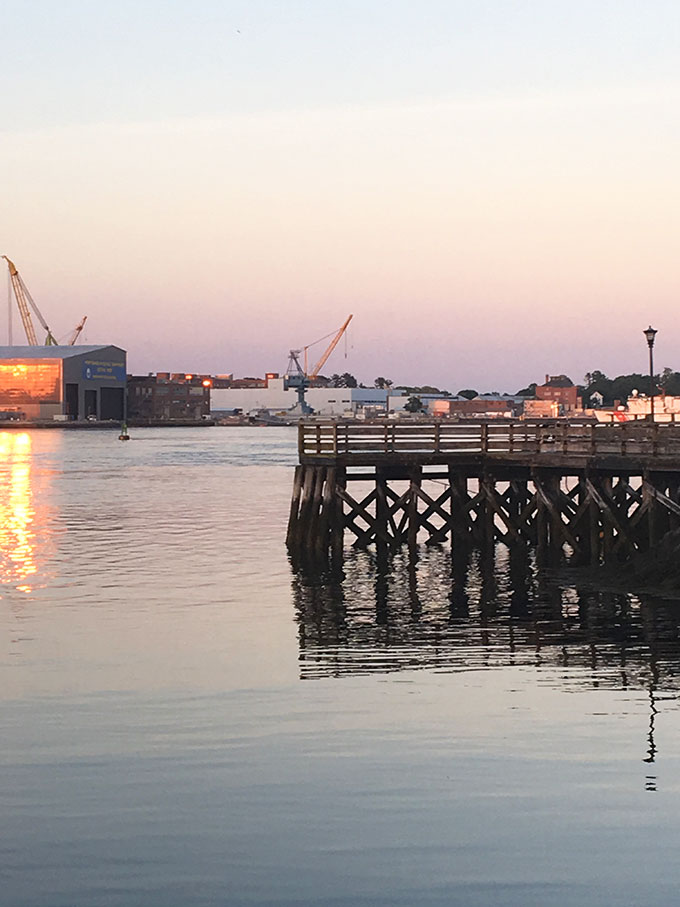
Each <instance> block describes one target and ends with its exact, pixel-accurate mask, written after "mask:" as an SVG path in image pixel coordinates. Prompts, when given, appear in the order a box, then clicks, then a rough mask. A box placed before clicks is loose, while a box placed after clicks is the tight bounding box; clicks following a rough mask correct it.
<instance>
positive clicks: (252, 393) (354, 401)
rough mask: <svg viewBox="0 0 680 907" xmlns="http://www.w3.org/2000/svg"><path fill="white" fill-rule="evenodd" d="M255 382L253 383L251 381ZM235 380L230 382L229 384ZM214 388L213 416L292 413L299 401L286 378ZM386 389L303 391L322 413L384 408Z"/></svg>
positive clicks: (311, 404) (363, 388)
mask: <svg viewBox="0 0 680 907" xmlns="http://www.w3.org/2000/svg"><path fill="white" fill-rule="evenodd" d="M254 383H256V386H253V384H254ZM234 384H236V382H232V385H234ZM239 384H240V385H241V386H236V387H235V386H232V387H228V388H224V387H222V388H214V389H213V392H212V397H211V412H212V414H213V415H214V416H218V417H219V416H220V415H226V414H229V413H233V412H242V413H245V414H248V413H257V412H260V411H262V410H267V411H268V412H270V413H276V414H279V413H288V412H293V410H294V407H295V406H296V404H297V402H298V393H297V388H296V387H293V386H289V384H288V381H287V379H286V377H285V376H284V377H279V376H275V377H273V376H272V377H270V376H267V377H265V378H264V379H252V381H251V383H249V385H248V386H243V384H244V381H241V382H239ZM387 397H388V391H387V390H386V389H382V388H377V387H326V386H324V387H322V386H317V387H314V386H311V387H308V388H307V389H306V390H305V399H306V401H307V403H308V404H309V406H311V407H312V409H313V410H314V412H315V413H316V414H318V415H322V416H343V415H346V414H356V413H357V412H360V411H362V410H365V409H380V410H382V411H385V410H386V408H387Z"/></svg>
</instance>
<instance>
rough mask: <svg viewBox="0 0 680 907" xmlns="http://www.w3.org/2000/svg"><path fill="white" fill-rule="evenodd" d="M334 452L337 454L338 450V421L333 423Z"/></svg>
mask: <svg viewBox="0 0 680 907" xmlns="http://www.w3.org/2000/svg"><path fill="white" fill-rule="evenodd" d="M333 453H334V454H335V455H336V456H337V455H338V453H339V451H338V423H337V422H334V423H333Z"/></svg>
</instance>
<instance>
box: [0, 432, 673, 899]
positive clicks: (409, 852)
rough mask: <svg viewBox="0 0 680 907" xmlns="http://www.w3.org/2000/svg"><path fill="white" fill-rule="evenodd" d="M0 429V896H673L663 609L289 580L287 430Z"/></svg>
mask: <svg viewBox="0 0 680 907" xmlns="http://www.w3.org/2000/svg"><path fill="white" fill-rule="evenodd" d="M131 434H132V440H131V441H130V442H128V443H120V442H119V441H117V439H116V436H117V432H111V431H60V430H52V431H33V432H31V431H21V430H8V431H0V625H1V630H2V635H1V639H2V648H1V650H0V671H1V673H0V677H1V681H2V682H1V683H0V716H1V721H2V728H3V738H4V740H3V742H4V745H3V747H2V751H1V753H0V760H1V761H2V771H1V772H0V806H1V815H2V825H1V831H0V850H1V859H0V892H1V894H0V903H2V905H6V907H104V905H106V907H123V905H125V907H127V905H145V907H187V905H206V907H207V905H230V907H231V905H234V907H241V905H244V907H245V905H291V907H292V905H326V904H327V905H332V907H345V905H376V907H378V905H379V907H383V905H384V907H388V905H465V907H476V905H503V907H515V905H516V907H527V905H536V907H538V905H540V907H543V905H548V904H555V905H580V907H582V905H610V904H611V905H638V904H639V905H645V907H649V905H670V904H674V903H675V902H676V900H677V891H678V888H679V887H680V868H679V866H678V861H677V859H676V855H677V853H678V850H679V848H680V709H679V707H678V706H679V698H678V696H679V691H680V641H679V632H678V627H679V625H680V606H676V605H675V604H674V603H672V602H664V601H656V600H653V599H647V598H639V597H636V596H633V595H622V594H615V593H609V592H601V591H597V590H591V591H585V592H584V591H577V590H575V589H571V588H563V587H561V586H560V585H559V583H558V581H557V579H556V578H555V577H551V576H548V575H543V574H541V573H540V572H538V571H537V569H536V567H535V564H533V563H532V562H527V563H526V564H524V565H522V564H519V565H518V564H517V563H515V562H514V561H513V559H512V558H511V557H510V556H509V554H508V552H506V551H505V550H504V549H499V550H497V552H496V559H495V562H494V563H491V564H490V563H488V562H487V561H485V559H484V558H482V557H481V556H480V555H479V554H478V553H476V552H471V553H470V554H469V556H467V557H465V558H464V559H463V560H462V561H461V559H460V558H456V559H454V558H452V556H451V552H450V550H449V549H448V547H441V548H440V547H431V548H426V547H424V546H423V547H422V548H421V549H420V551H419V553H418V557H417V558H416V559H409V557H408V555H407V554H406V553H399V554H396V555H395V556H394V557H392V559H391V560H390V561H389V563H388V565H387V567H385V565H379V564H377V563H376V562H375V559H374V556H373V555H372V554H371V552H370V551H368V552H361V551H351V550H349V549H348V551H347V557H346V562H345V565H344V573H343V576H341V577H335V578H328V577H307V576H304V575H295V574H294V573H293V571H292V569H291V566H290V564H289V561H288V559H287V556H286V551H285V546H284V538H285V531H286V520H287V516H288V508H289V502H290V493H291V486H292V468H293V466H294V464H295V462H296V433H295V429H294V428H255V427H253V428H220V427H215V428H199V429H165V430H163V429H133V430H132V431H131Z"/></svg>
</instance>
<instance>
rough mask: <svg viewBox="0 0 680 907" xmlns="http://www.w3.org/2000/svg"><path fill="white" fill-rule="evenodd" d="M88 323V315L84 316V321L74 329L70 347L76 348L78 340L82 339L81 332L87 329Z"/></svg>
mask: <svg viewBox="0 0 680 907" xmlns="http://www.w3.org/2000/svg"><path fill="white" fill-rule="evenodd" d="M86 321H87V315H83V320H82V321H81V322H80V324H79V325H77V327H75V328H74V329H73V333H72V334H71V339H70V340H69V342H68V345H69V346H74V344H75V342H76V340H77V339H78V338H79V337H80V333H81V331H82V330H83V328H84V327H85V322H86Z"/></svg>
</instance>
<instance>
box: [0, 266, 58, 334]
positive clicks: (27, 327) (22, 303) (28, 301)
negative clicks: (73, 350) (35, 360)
mask: <svg viewBox="0 0 680 907" xmlns="http://www.w3.org/2000/svg"><path fill="white" fill-rule="evenodd" d="M2 257H3V258H4V259H5V261H6V262H7V267H8V268H9V279H10V281H11V284H12V289H13V290H14V298H15V299H16V301H17V306H18V307H19V314H20V315H21V320H22V322H23V325H24V331H25V333H26V340H27V341H28V345H29V346H40V344H39V343H38V338H37V337H36V334H35V328H34V326H33V319H32V318H31V312H30V309H29V305H30V307H31V309H33V312H34V313H35V316H36V317H37V319H38V321H39V322H40V324H41V325H42V327H43V328H44V330H45V331H46V332H47V336H46V337H45V346H57V341H56V339H55V337H54V334H53V333H52V331H51V330H50V328H49V327H48V325H47V322H46V321H45V319H44V318H43V316H42V313H41V311H40V309H39V308H38V306H37V305H36V304H35V302H34V301H33V297H32V296H31V294H30V293H29V292H28V287H27V286H26V284H25V283H24V281H23V279H22V277H21V274H19V272H18V271H17V269H16V265H15V264H14V262H13V261H11V260H10V259H9V258H8V257H7V256H6V255H3V256H2Z"/></svg>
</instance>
